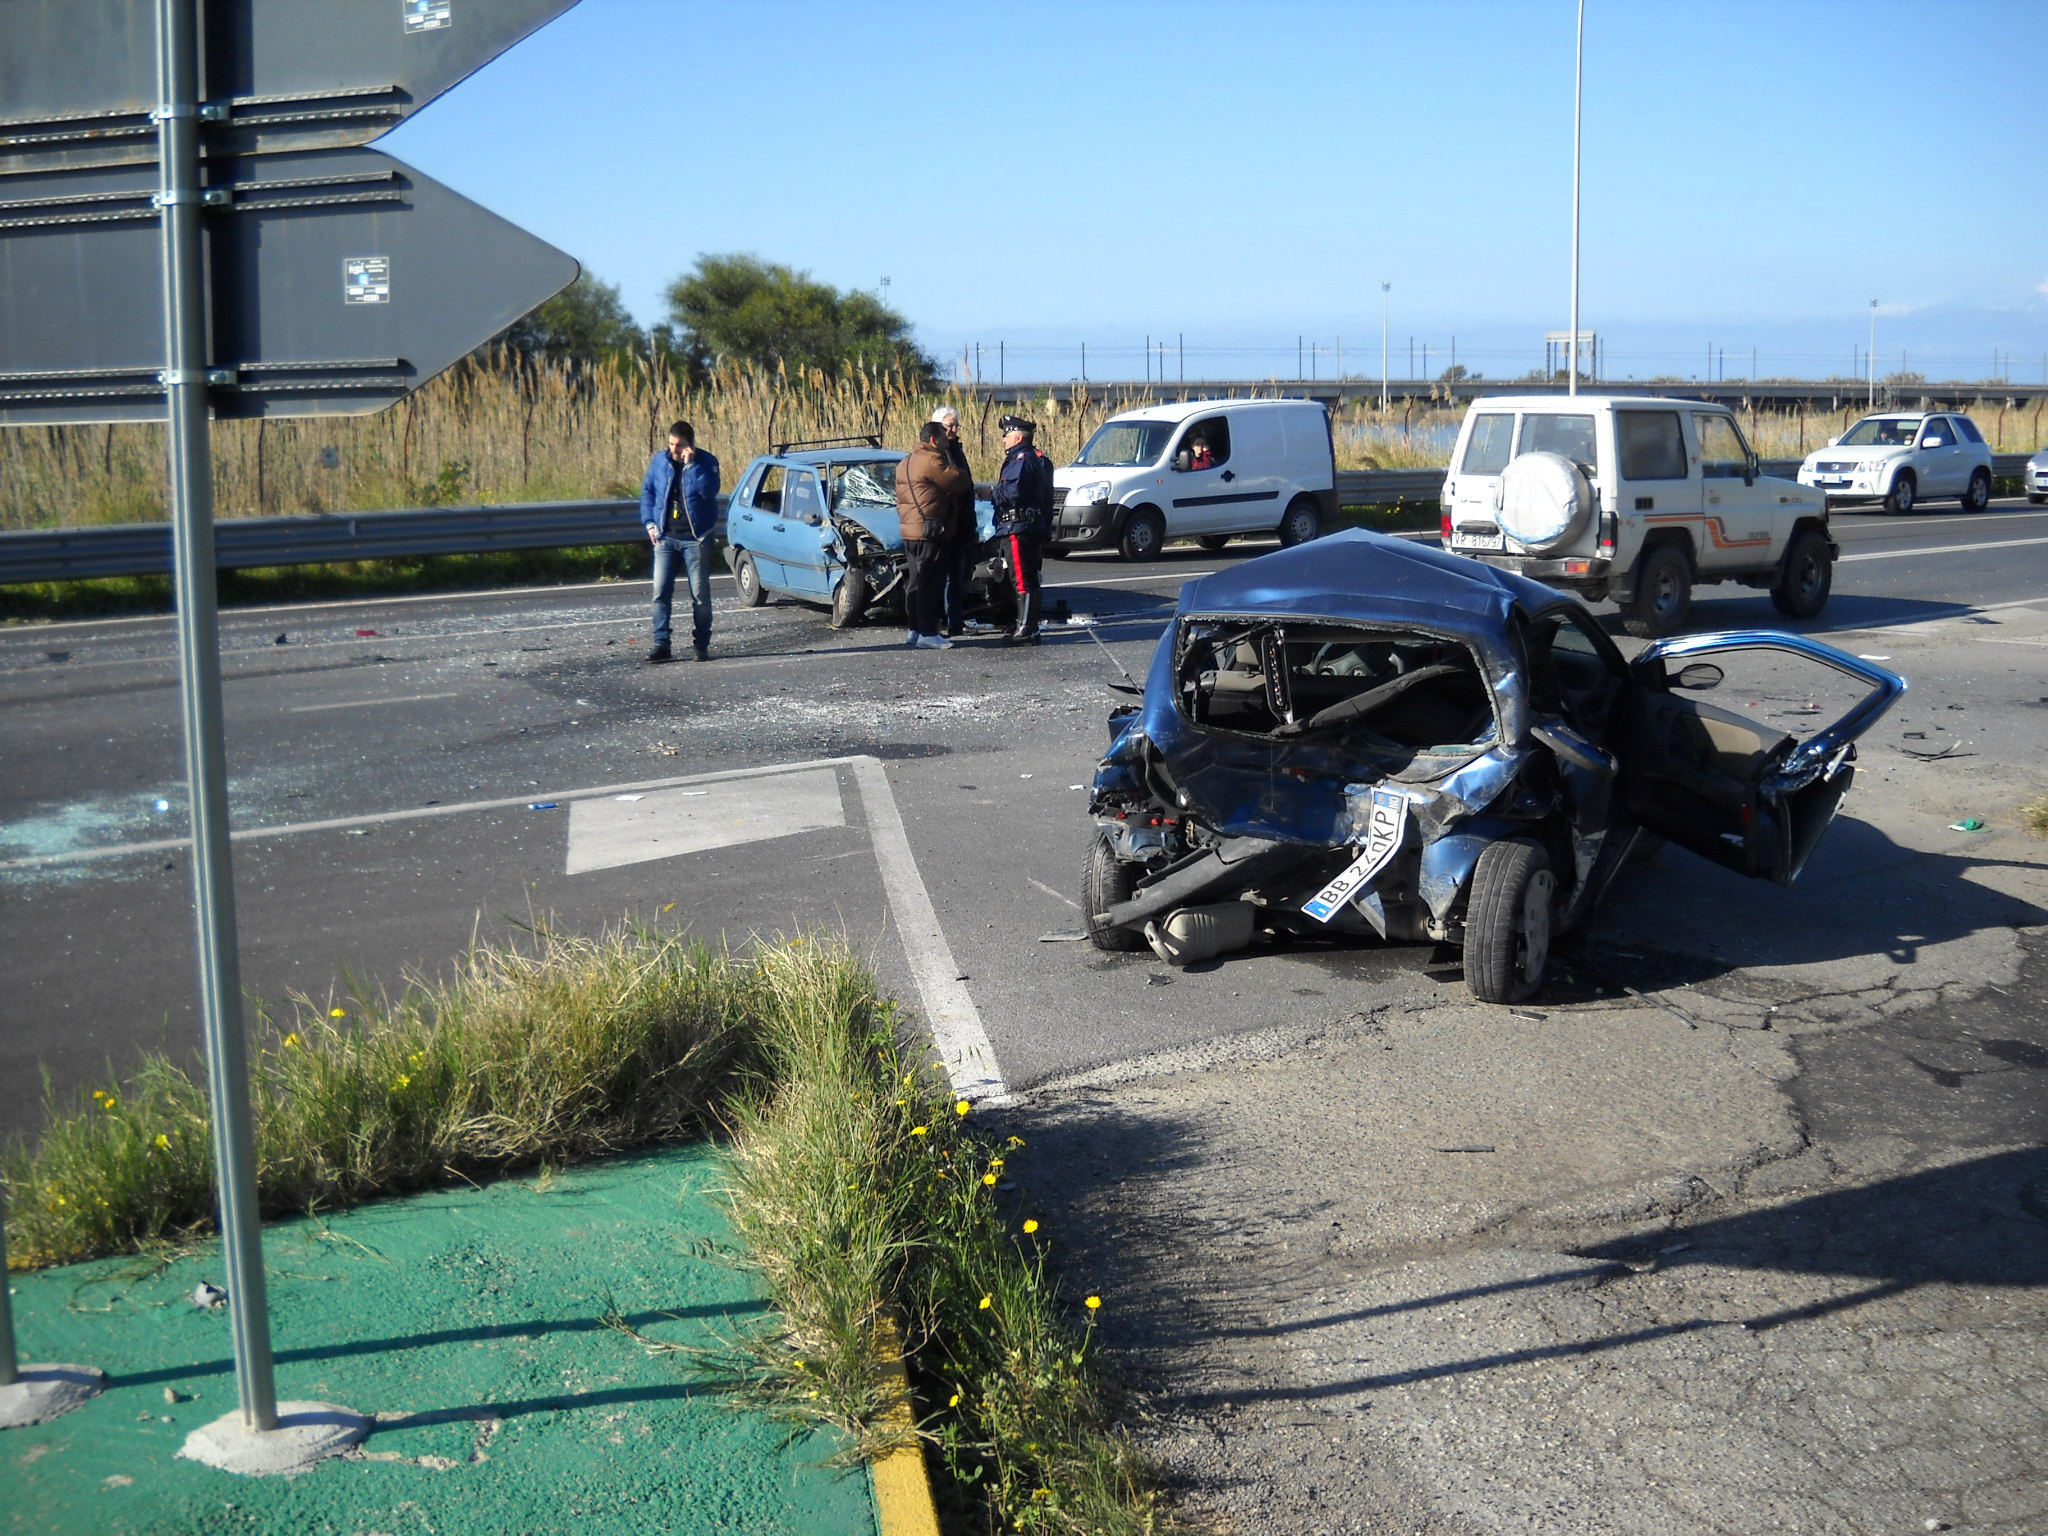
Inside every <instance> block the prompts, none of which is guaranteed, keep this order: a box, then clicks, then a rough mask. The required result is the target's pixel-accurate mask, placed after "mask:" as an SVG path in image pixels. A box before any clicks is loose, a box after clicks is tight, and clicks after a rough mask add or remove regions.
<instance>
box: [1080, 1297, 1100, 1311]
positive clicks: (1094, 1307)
mask: <svg viewBox="0 0 2048 1536" xmlns="http://www.w3.org/2000/svg"><path fill="white" fill-rule="evenodd" d="M1081 1305H1082V1306H1084V1307H1086V1308H1087V1309H1088V1310H1089V1311H1090V1312H1099V1311H1100V1310H1101V1309H1102V1298H1101V1297H1100V1296H1090V1297H1089V1298H1088V1299H1087V1300H1086V1301H1084V1302H1082V1303H1081Z"/></svg>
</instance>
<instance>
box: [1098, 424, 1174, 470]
mask: <svg viewBox="0 0 2048 1536" xmlns="http://www.w3.org/2000/svg"><path fill="white" fill-rule="evenodd" d="M1172 436H1173V423H1172V422H1170V421H1105V422H1104V423H1103V424H1102V425H1101V426H1099V427H1097V428H1096V429H1095V435H1094V436H1093V437H1091V438H1089V439H1088V446H1087V447H1086V448H1083V449H1082V450H1081V457H1079V458H1078V459H1076V460H1074V462H1075V463H1076V464H1080V465H1085V466H1086V467H1087V468H1089V469H1110V468H1116V467H1126V468H1127V467H1129V466H1131V465H1135V464H1156V463H1158V462H1159V456H1160V455H1161V454H1162V453H1164V452H1166V440H1167V439H1168V438H1170V437H1172Z"/></svg>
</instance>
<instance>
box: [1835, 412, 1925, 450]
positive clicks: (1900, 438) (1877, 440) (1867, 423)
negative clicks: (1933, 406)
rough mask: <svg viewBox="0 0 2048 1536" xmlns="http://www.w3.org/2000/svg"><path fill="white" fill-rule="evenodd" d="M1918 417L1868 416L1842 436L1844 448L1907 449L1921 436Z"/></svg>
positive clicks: (1841, 443)
mask: <svg viewBox="0 0 2048 1536" xmlns="http://www.w3.org/2000/svg"><path fill="white" fill-rule="evenodd" d="M1920 421H1921V418H1920V417H1918V416H1866V417H1864V418H1863V419H1862V420H1861V421H1859V422H1857V423H1856V425H1855V426H1853V427H1851V428H1850V429H1849V430H1848V431H1847V432H1844V433H1843V434H1842V440H1841V442H1840V444H1839V445H1838V446H1840V447H1843V448H1905V447H1910V446H1911V444H1912V442H1913V439H1914V438H1915V437H1917V436H1918V435H1919V432H1920Z"/></svg>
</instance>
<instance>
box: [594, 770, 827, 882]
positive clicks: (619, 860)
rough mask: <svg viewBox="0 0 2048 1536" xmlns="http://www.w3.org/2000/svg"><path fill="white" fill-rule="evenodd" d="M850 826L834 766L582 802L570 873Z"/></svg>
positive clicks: (615, 867)
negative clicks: (630, 797) (769, 776)
mask: <svg viewBox="0 0 2048 1536" xmlns="http://www.w3.org/2000/svg"><path fill="white" fill-rule="evenodd" d="M845 825H846V807H845V806H844V805H843V804H842V803H841V802H840V799H839V775H838V774H837V773H835V772H834V771H833V770H831V769H830V768H816V769H812V770H810V771H808V772H804V773H785V774H778V775H777V776H776V777H774V778H773V779H734V780H731V781H730V782H728V783H724V784H719V785H716V786H714V787H713V788H711V789H709V790H703V789H666V790H656V791H654V792H653V793H652V794H646V795H640V796H637V797H635V798H634V799H632V800H630V801H622V800H621V798H620V797H619V796H617V795H612V796H609V797H603V796H601V797H599V798H597V799H594V800H574V801H571V802H570V804H569V849H568V856H567V858H566V860H565V862H564V865H563V873H564V874H570V875H585V874H589V873H591V872H592V871H593V870H599V869H618V868H620V867H621V866H623V865H627V864H646V863H651V862H652V861H653V860H655V859H674V858H680V857H681V856H682V855H684V854H686V853H702V852H704V851H705V850H707V849H711V848H731V847H735V846H737V845H739V844H741V843H759V842H766V841H768V840H769V839H771V838H777V837H793V836H795V835H796V834H797V833H799V832H817V831H821V830H823V829H824V828H826V827H843V826H845Z"/></svg>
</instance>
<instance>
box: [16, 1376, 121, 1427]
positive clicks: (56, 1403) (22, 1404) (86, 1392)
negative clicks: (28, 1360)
mask: <svg viewBox="0 0 2048 1536" xmlns="http://www.w3.org/2000/svg"><path fill="white" fill-rule="evenodd" d="M106 1386H107V1378H106V1376H105V1374H104V1373H103V1372H100V1371H96V1370H94V1369H93V1368H92V1367H91V1366H89V1365H24V1366H23V1367H22V1368H21V1372H20V1379H19V1380H16V1381H13V1382H10V1383H8V1385H6V1386H4V1387H0V1429H25V1428H27V1427H28V1426H29V1425H31V1424H47V1423H49V1421H50V1420H52V1419H54V1418H56V1417H57V1416H58V1415H59V1414H65V1413H69V1412H70V1411H71V1410H72V1409H74V1408H76V1407H78V1406H79V1405H80V1404H81V1403H85V1402H88V1401H90V1400H91V1399H92V1398H95V1397H98V1396H99V1395H100V1393H102V1392H104V1391H105V1390H106Z"/></svg>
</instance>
